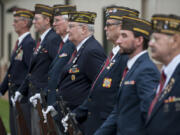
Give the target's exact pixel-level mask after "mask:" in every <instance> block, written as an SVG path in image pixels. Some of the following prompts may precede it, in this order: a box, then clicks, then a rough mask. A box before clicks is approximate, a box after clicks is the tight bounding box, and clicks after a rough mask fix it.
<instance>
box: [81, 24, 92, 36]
mask: <svg viewBox="0 0 180 135" xmlns="http://www.w3.org/2000/svg"><path fill="white" fill-rule="evenodd" d="M79 24H80V25H85V26H87V28H88V30H89V32H91V33H92V34H94V25H93V24H85V23H79Z"/></svg>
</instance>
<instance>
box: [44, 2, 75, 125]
mask: <svg viewBox="0 0 180 135" xmlns="http://www.w3.org/2000/svg"><path fill="white" fill-rule="evenodd" d="M53 10H54V22H53V26H54V29H55V30H56V33H57V34H58V35H60V37H61V38H62V41H61V43H60V45H59V49H58V55H57V56H56V58H55V59H54V60H53V62H52V63H51V65H50V69H49V72H48V87H47V88H46V91H47V103H48V105H49V106H48V107H47V109H46V110H43V113H44V116H45V119H46V114H47V113H48V112H49V111H51V110H52V109H53V106H52V103H54V102H55V101H56V88H57V85H58V82H59V78H60V76H61V74H62V71H63V67H64V66H65V65H66V64H67V62H68V61H69V59H70V58H71V55H72V53H73V52H74V50H75V45H74V44H73V43H72V42H71V41H69V35H68V33H67V28H68V13H69V12H73V11H76V6H73V5H54V9H53ZM55 120H56V123H57V124H58V127H59V123H60V121H58V120H59V119H58V118H56V117H55Z"/></svg>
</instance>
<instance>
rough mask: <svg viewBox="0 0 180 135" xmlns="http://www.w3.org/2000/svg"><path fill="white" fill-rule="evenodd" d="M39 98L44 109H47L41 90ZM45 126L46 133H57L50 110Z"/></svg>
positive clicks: (56, 134)
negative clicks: (46, 127)
mask: <svg viewBox="0 0 180 135" xmlns="http://www.w3.org/2000/svg"><path fill="white" fill-rule="evenodd" d="M41 98H42V104H43V106H44V109H47V104H46V99H45V96H44V94H43V92H41ZM47 126H48V133H49V134H48V135H58V133H57V131H56V126H55V123H54V119H53V118H52V116H51V114H50V112H49V113H48V114H47Z"/></svg>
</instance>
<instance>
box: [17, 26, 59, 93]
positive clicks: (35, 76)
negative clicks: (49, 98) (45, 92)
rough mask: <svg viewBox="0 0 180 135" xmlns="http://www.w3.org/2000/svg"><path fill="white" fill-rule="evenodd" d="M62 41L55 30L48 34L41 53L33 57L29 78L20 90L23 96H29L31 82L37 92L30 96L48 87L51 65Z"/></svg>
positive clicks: (42, 44)
mask: <svg viewBox="0 0 180 135" xmlns="http://www.w3.org/2000/svg"><path fill="white" fill-rule="evenodd" d="M60 41H61V38H60V36H59V35H57V34H56V33H55V32H54V30H53V29H51V30H50V31H49V32H48V33H47V35H46V36H45V38H44V40H43V41H42V43H41V48H40V50H39V52H38V53H37V54H34V55H33V57H32V60H31V65H30V68H29V73H28V76H27V77H26V79H25V81H24V82H23V84H22V85H21V87H20V89H19V91H20V92H21V93H22V94H23V95H25V94H27V92H28V88H30V87H29V86H28V85H29V82H31V86H32V85H33V89H34V88H35V89H36V91H30V92H31V93H30V94H34V93H38V92H40V90H42V89H44V88H45V87H47V84H48V70H49V65H50V64H51V62H52V61H53V59H54V58H55V57H56V54H57V51H58V48H59V44H60Z"/></svg>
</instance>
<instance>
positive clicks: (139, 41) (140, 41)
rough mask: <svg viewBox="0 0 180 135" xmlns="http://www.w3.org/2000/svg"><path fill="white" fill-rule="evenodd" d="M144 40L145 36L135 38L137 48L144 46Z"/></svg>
mask: <svg viewBox="0 0 180 135" xmlns="http://www.w3.org/2000/svg"><path fill="white" fill-rule="evenodd" d="M143 41H144V38H143V36H139V37H136V38H135V42H136V45H137V46H140V45H143Z"/></svg>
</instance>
